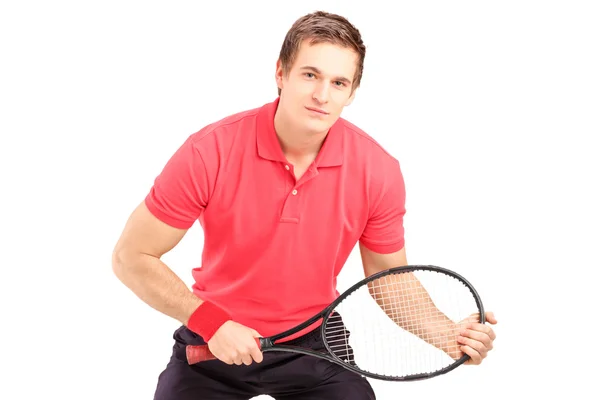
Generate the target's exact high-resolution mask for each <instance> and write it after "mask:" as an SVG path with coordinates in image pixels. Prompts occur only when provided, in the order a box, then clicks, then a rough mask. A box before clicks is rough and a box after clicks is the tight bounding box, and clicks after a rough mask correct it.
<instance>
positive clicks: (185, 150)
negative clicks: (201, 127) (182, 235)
mask: <svg viewBox="0 0 600 400" xmlns="http://www.w3.org/2000/svg"><path fill="white" fill-rule="evenodd" d="M208 198H209V179H208V174H207V169H206V165H205V163H204V160H203V158H202V155H201V154H200V152H199V149H198V148H197V147H196V144H195V142H194V140H193V136H190V137H189V138H188V139H187V140H186V141H185V142H184V143H183V145H181V147H179V149H177V151H176V152H175V154H173V156H171V158H170V159H169V160H168V161H167V163H166V165H165V166H164V168H163V170H162V171H161V173H160V174H159V175H158V176H157V177H156V178H155V180H154V184H153V186H152V188H151V189H150V192H149V193H148V194H147V196H146V198H145V203H146V206H147V207H148V209H149V210H150V212H151V213H152V214H153V215H154V216H156V217H157V218H158V219H160V220H161V221H163V222H164V223H166V224H168V225H170V226H173V227H175V228H180V229H189V228H190V227H191V226H192V225H193V224H194V222H195V221H196V220H197V219H198V218H199V217H200V215H201V214H202V212H203V211H204V209H205V208H206V206H207V204H208Z"/></svg>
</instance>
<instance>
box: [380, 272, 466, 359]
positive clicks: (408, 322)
mask: <svg viewBox="0 0 600 400" xmlns="http://www.w3.org/2000/svg"><path fill="white" fill-rule="evenodd" d="M370 291H371V296H372V297H373V298H374V299H375V300H376V301H377V304H378V305H379V307H381V309H382V310H383V311H384V312H385V313H386V314H387V315H388V317H389V318H390V319H391V320H392V321H394V322H395V323H396V324H397V325H398V326H400V327H401V328H403V329H404V330H406V331H408V332H410V333H412V334H414V335H416V336H418V337H419V338H421V339H422V340H424V341H426V342H427V343H429V344H431V345H433V346H435V347H437V348H439V349H442V350H444V351H446V352H453V351H454V349H453V348H451V347H452V344H453V343H456V340H455V339H456V337H455V335H456V332H455V323H454V322H453V321H452V320H450V319H449V318H448V317H447V316H446V315H445V314H444V313H442V312H441V311H440V310H439V309H438V308H437V307H436V306H435V304H434V303H433V301H432V300H431V298H430V296H429V294H428V293H427V291H426V290H425V288H424V287H423V286H422V285H421V283H420V282H419V281H418V279H417V278H416V277H415V276H414V275H413V274H408V273H407V274H402V275H398V276H388V277H386V282H385V284H374V285H372V286H371V287H370Z"/></svg>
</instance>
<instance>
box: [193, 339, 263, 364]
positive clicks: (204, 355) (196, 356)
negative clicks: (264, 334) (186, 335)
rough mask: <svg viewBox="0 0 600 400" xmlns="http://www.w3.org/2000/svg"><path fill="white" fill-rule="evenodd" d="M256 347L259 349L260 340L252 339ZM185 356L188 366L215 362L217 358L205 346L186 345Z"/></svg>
mask: <svg viewBox="0 0 600 400" xmlns="http://www.w3.org/2000/svg"><path fill="white" fill-rule="evenodd" d="M254 340H255V341H256V345H257V346H258V348H259V349H260V348H261V346H260V338H254ZM185 356H186V358H187V362H188V364H190V365H192V364H197V363H199V362H202V361H209V360H216V359H217V357H215V355H214V354H213V353H211V352H210V350H209V348H208V345H207V344H201V345H191V344H190V345H187V346H185Z"/></svg>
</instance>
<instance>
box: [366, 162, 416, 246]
mask: <svg viewBox="0 0 600 400" xmlns="http://www.w3.org/2000/svg"><path fill="white" fill-rule="evenodd" d="M379 187H380V189H379V193H378V194H376V195H375V196H374V198H375V201H374V202H373V203H374V204H373V205H372V207H371V209H370V210H369V218H368V220H367V224H366V227H365V229H364V231H363V233H362V235H361V237H360V242H361V243H362V244H363V245H364V246H365V247H367V248H368V249H370V250H372V251H374V252H376V253H379V254H389V253H394V252H396V251H399V250H402V248H404V214H405V213H406V209H405V201H406V191H405V185H404V178H403V176H402V172H401V170H400V165H399V163H398V161H396V160H394V166H393V168H390V169H388V171H387V172H386V174H385V175H384V177H383V179H382V181H381V185H380V186H379Z"/></svg>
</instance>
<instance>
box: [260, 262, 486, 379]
mask: <svg viewBox="0 0 600 400" xmlns="http://www.w3.org/2000/svg"><path fill="white" fill-rule="evenodd" d="M414 271H432V272H440V273H443V274H445V275H449V276H451V277H453V278H455V279H457V280H459V281H461V282H462V283H463V284H464V285H465V286H466V287H467V288H468V289H469V291H470V292H471V294H472V295H473V298H474V300H475V303H476V304H477V307H478V309H479V322H480V323H482V324H483V323H485V312H484V308H483V303H482V301H481V298H480V297H479V294H478V293H477V291H476V290H475V288H474V287H473V285H471V283H469V282H468V281H467V280H466V279H465V278H464V277H463V276H461V275H459V274H458V273H456V272H454V271H451V270H449V269H446V268H442V267H438V266H435V265H405V266H401V267H394V268H389V269H386V270H383V271H380V272H376V273H374V274H372V275H370V276H368V277H366V278H364V279H362V280H360V281H359V282H357V283H355V284H354V285H352V286H351V287H349V288H348V289H347V290H345V291H344V292H343V293H342V294H341V295H339V296H338V297H337V299H335V300H334V301H333V302H332V303H331V304H330V305H329V306H327V307H326V308H325V309H323V311H321V312H319V313H318V314H316V315H315V316H313V317H312V318H310V319H308V320H306V321H305V322H303V323H301V324H298V325H296V326H295V327H293V328H290V329H288V330H286V331H284V332H281V333H278V334H276V335H272V336H269V337H261V338H257V341H258V342H259V343H260V346H259V347H260V350H261V351H263V352H267V351H282V352H289V353H299V354H305V355H309V356H313V357H318V358H321V359H324V360H327V361H330V362H333V363H335V364H338V365H340V366H342V367H344V368H346V369H348V370H350V371H352V372H354V373H357V374H359V375H361V376H363V377H368V378H375V379H378V380H384V381H415V380H422V379H428V378H433V377H435V376H438V375H442V374H445V373H447V372H450V371H452V370H453V369H455V368H456V367H458V366H459V365H461V364H463V363H465V362H466V361H467V360H468V359H469V358H470V357H469V356H468V355H467V354H464V355H463V356H462V357H461V358H460V359H458V360H456V361H454V362H453V363H452V364H450V365H448V366H447V367H444V368H442V369H440V370H437V371H435V372H431V373H422V374H414V375H408V376H404V377H398V376H388V375H381V374H376V373H372V372H367V371H363V370H361V369H359V368H357V367H355V366H353V365H351V364H349V363H346V362H344V361H343V360H341V359H340V358H338V357H336V356H335V355H334V354H335V353H334V352H333V350H332V349H331V347H330V346H329V343H327V340H326V328H327V320H328V319H329V318H330V316H331V315H332V314H333V313H334V311H335V308H336V307H337V306H338V305H339V304H340V303H341V302H342V301H344V299H346V298H347V297H348V296H349V295H350V294H352V293H353V292H355V291H356V290H357V289H359V288H361V287H362V286H365V285H366V284H367V283H369V282H371V281H374V280H376V279H379V278H382V277H384V276H387V275H394V274H398V273H407V272H414ZM320 319H323V321H322V322H321V325H320V328H317V329H320V331H321V340H322V342H323V344H324V345H325V348H326V350H327V352H319V351H315V350H311V349H307V348H304V347H299V346H292V345H285V344H277V343H276V342H277V340H280V339H283V338H286V337H288V336H291V335H293V334H294V333H297V332H299V331H301V330H303V329H305V328H307V327H309V326H311V325H312V324H314V323H316V322H317V321H319V320H320Z"/></svg>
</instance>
